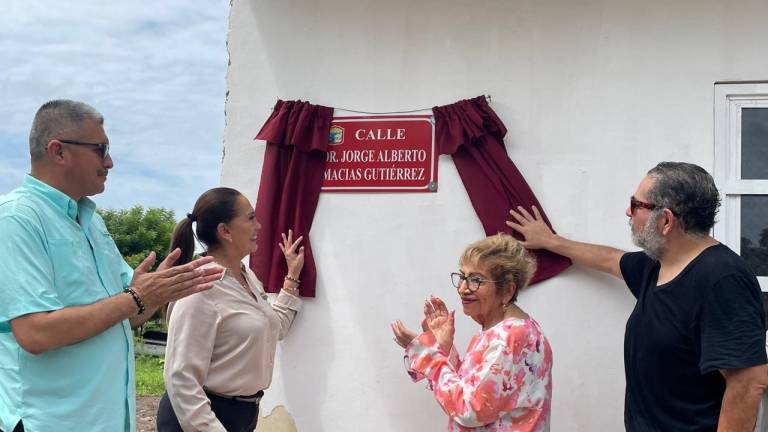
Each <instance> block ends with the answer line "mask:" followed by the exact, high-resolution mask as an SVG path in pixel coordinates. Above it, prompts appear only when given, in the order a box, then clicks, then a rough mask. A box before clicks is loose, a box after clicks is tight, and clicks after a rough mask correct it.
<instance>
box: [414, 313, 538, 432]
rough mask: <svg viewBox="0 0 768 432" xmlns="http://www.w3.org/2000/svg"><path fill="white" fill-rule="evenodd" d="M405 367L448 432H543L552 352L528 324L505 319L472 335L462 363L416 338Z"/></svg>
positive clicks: (431, 341) (429, 338)
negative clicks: (444, 418) (424, 385)
mask: <svg viewBox="0 0 768 432" xmlns="http://www.w3.org/2000/svg"><path fill="white" fill-rule="evenodd" d="M406 367H407V368H408V369H409V372H410V374H411V377H412V378H413V379H414V381H417V380H419V379H421V378H426V379H427V380H428V381H429V384H430V388H431V390H432V391H433V392H434V394H435V399H437V403H439V404H440V406H441V407H442V408H443V410H444V411H445V412H446V413H447V414H448V417H449V419H450V421H449V425H448V428H447V430H448V431H454V432H463V431H471V432H513V431H514V432H546V431H549V415H550V404H551V400H552V349H551V348H550V346H549V342H548V341H547V339H546V338H545V337H544V334H543V333H542V332H541V328H540V327H539V324H538V323H537V322H536V321H534V320H532V319H520V318H507V319H505V320H503V321H501V322H500V323H498V324H496V325H495V326H493V327H491V328H490V329H488V330H485V331H482V332H480V333H478V334H476V335H475V336H474V337H472V339H471V340H470V342H469V347H468V349H467V354H466V355H465V357H464V359H463V360H462V359H460V358H459V356H458V354H457V353H456V350H455V348H452V349H451V352H450V353H449V354H448V355H446V354H445V353H444V352H443V351H442V350H441V349H440V348H439V346H438V344H437V342H436V340H435V337H434V336H433V335H432V333H429V332H428V333H422V334H421V335H420V336H419V337H417V338H415V339H414V340H413V341H411V343H410V344H409V345H408V347H407V348H406Z"/></svg>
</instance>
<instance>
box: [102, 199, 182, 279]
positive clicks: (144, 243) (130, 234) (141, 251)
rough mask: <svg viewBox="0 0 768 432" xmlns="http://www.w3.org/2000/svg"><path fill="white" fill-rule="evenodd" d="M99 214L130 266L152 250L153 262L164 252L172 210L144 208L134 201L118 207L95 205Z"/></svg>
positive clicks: (165, 250) (164, 254)
mask: <svg viewBox="0 0 768 432" xmlns="http://www.w3.org/2000/svg"><path fill="white" fill-rule="evenodd" d="M99 214H100V215H101V217H102V218H103V219H104V223H105V224H106V225H107V229H108V230H109V233H110V234H112V238H113V239H115V243H116V244H117V248H118V249H119V250H120V253H121V254H122V255H123V258H125V261H126V262H127V263H128V264H129V265H130V266H131V267H134V268H135V267H136V266H137V265H139V264H140V263H141V261H142V260H143V259H144V258H146V257H147V255H149V253H150V252H152V251H155V253H156V254H157V261H155V265H157V264H159V263H160V262H161V261H162V260H163V258H165V256H166V255H167V254H168V245H169V244H170V241H171V235H172V234H173V228H174V227H175V226H176V217H175V215H174V212H173V210H168V209H164V208H156V207H150V208H148V209H146V211H145V210H144V207H142V206H140V205H135V206H133V207H131V208H130V209H122V210H109V209H107V210H102V209H99Z"/></svg>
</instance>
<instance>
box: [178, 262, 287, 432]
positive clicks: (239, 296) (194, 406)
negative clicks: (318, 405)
mask: <svg viewBox="0 0 768 432" xmlns="http://www.w3.org/2000/svg"><path fill="white" fill-rule="evenodd" d="M208 266H218V264H216V263H211V264H208ZM243 271H244V273H245V276H246V280H247V281H248V285H249V286H250V289H251V291H252V293H253V294H254V295H253V296H251V295H250V294H248V293H247V292H246V291H245V289H244V288H243V287H242V286H241V285H240V283H239V282H238V281H237V279H235V277H234V276H233V275H232V273H231V271H230V270H226V271H225V273H224V277H223V279H222V280H221V281H218V282H216V283H215V284H214V286H213V288H211V289H210V290H208V291H204V292H201V293H198V294H194V295H191V296H189V297H185V298H183V299H181V300H178V301H176V302H174V303H171V305H170V306H169V309H168V315H169V322H168V345H167V346H166V350H165V371H164V378H165V387H166V391H167V392H168V396H169V398H170V401H171V405H172V406H173V410H174V412H175V413H176V417H177V418H178V419H179V423H180V424H181V426H182V428H183V429H184V430H185V431H186V430H193V431H222V432H224V431H225V429H224V427H223V426H222V425H221V423H220V422H219V421H218V420H217V419H216V416H215V415H214V414H213V412H212V411H211V408H210V402H209V401H208V398H207V397H206V395H205V392H204V390H203V389H207V390H210V391H212V392H214V393H218V394H223V395H230V396H248V395H253V394H255V393H257V392H258V391H259V390H264V389H266V388H268V387H269V384H270V383H271V381H272V369H273V365H274V359H275V350H276V347H277V341H278V340H279V339H282V338H284V337H285V335H286V334H287V332H288V329H289V328H290V327H291V323H292V322H293V319H294V317H295V316H296V313H297V312H298V311H299V310H300V309H301V305H302V301H301V299H300V298H298V297H295V296H293V295H291V294H288V293H285V292H280V293H279V294H278V296H277V299H276V300H275V302H274V303H272V304H270V302H269V301H268V297H267V295H266V293H265V292H264V289H263V287H262V285H261V282H259V281H258V280H257V279H256V276H255V275H254V274H253V272H251V270H250V269H246V268H245V266H243ZM254 297H255V298H254Z"/></svg>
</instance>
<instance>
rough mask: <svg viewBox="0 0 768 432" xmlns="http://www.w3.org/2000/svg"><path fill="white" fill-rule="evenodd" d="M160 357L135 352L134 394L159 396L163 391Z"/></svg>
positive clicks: (161, 360) (161, 361) (161, 359)
mask: <svg viewBox="0 0 768 432" xmlns="http://www.w3.org/2000/svg"><path fill="white" fill-rule="evenodd" d="M163 361H164V359H163V358H162V357H153V356H149V355H145V354H136V394H137V395H138V396H161V395H162V394H163V392H165V383H164V382H163Z"/></svg>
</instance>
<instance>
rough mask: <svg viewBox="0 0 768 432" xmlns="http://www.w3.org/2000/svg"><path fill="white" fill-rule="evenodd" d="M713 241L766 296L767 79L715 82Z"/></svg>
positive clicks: (767, 235) (767, 191) (767, 269)
mask: <svg viewBox="0 0 768 432" xmlns="http://www.w3.org/2000/svg"><path fill="white" fill-rule="evenodd" d="M715 181H716V182H717V184H718V187H719V188H720V194H721V196H722V198H723V206H722V208H721V209H720V216H719V218H718V222H717V223H716V224H715V232H714V234H715V237H716V238H717V239H718V240H719V241H721V242H723V243H725V244H726V245H728V247H730V248H731V249H733V250H734V251H736V252H738V253H739V254H740V255H741V256H742V258H744V260H745V261H746V262H747V263H748V264H749V266H750V267H751V268H752V270H753V271H754V272H755V273H756V274H757V277H758V280H759V281H760V286H761V287H762V289H763V291H764V292H768V81H766V82H749V83H716V84H715Z"/></svg>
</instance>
